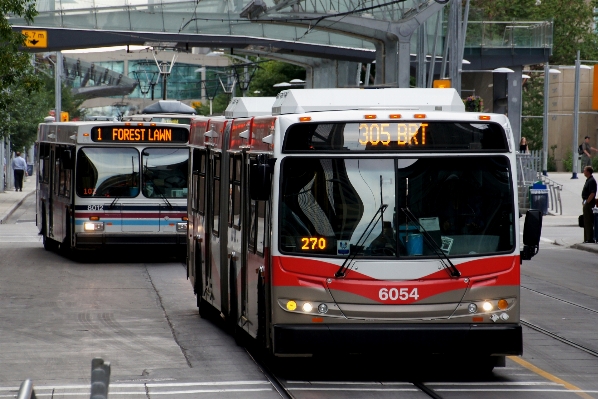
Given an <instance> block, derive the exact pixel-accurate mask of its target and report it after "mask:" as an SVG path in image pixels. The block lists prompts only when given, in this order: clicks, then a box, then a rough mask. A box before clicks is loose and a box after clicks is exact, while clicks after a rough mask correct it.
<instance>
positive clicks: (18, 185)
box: [12, 151, 27, 191]
mask: <svg viewBox="0 0 598 399" xmlns="http://www.w3.org/2000/svg"><path fill="white" fill-rule="evenodd" d="M12 169H13V170H14V174H15V191H23V177H24V176H25V174H27V162H25V160H24V159H23V157H22V156H21V153H20V152H19V151H17V156H16V157H14V158H13V159H12Z"/></svg>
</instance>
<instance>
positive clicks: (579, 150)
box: [577, 144, 583, 155]
mask: <svg viewBox="0 0 598 399" xmlns="http://www.w3.org/2000/svg"><path fill="white" fill-rule="evenodd" d="M577 153H578V154H579V155H583V144H580V145H579V147H577Z"/></svg>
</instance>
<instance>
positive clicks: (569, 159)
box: [563, 149, 573, 172]
mask: <svg viewBox="0 0 598 399" xmlns="http://www.w3.org/2000/svg"><path fill="white" fill-rule="evenodd" d="M563 168H564V169H565V172H571V171H573V152H571V149H568V150H567V151H565V156H564V158H563Z"/></svg>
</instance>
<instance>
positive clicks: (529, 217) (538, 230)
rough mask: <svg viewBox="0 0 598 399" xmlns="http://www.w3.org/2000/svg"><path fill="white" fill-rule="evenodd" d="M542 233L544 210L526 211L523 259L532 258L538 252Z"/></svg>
mask: <svg viewBox="0 0 598 399" xmlns="http://www.w3.org/2000/svg"><path fill="white" fill-rule="evenodd" d="M541 235H542V211H541V210H538V209H530V210H529V211H527V212H526V213H525V224H524V226H523V251H521V260H530V259H531V258H532V257H534V255H536V254H537V253H538V249H539V245H540V236H541Z"/></svg>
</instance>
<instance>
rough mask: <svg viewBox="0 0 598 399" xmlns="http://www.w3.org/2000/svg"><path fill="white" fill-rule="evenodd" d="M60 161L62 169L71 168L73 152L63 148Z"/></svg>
mask: <svg viewBox="0 0 598 399" xmlns="http://www.w3.org/2000/svg"><path fill="white" fill-rule="evenodd" d="M60 162H61V163H62V167H63V168H64V169H73V154H72V153H71V150H64V151H62V153H61V154H60Z"/></svg>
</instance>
